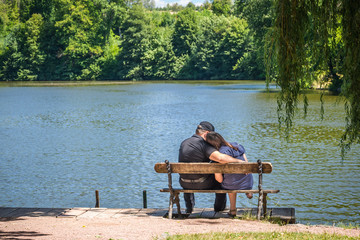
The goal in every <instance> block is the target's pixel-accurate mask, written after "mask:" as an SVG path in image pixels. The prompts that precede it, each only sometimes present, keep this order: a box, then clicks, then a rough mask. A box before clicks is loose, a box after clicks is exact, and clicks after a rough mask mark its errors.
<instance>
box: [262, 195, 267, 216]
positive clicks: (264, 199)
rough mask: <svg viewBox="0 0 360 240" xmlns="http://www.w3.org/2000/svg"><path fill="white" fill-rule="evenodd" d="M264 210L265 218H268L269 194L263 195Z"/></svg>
mask: <svg viewBox="0 0 360 240" xmlns="http://www.w3.org/2000/svg"><path fill="white" fill-rule="evenodd" d="M263 194H264V195H263V209H264V217H267V200H266V198H267V193H263Z"/></svg>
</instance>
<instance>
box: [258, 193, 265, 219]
mask: <svg viewBox="0 0 360 240" xmlns="http://www.w3.org/2000/svg"><path fill="white" fill-rule="evenodd" d="M263 201H264V195H263V192H262V191H260V192H259V200H258V209H257V220H260V219H261V216H262V210H263Z"/></svg>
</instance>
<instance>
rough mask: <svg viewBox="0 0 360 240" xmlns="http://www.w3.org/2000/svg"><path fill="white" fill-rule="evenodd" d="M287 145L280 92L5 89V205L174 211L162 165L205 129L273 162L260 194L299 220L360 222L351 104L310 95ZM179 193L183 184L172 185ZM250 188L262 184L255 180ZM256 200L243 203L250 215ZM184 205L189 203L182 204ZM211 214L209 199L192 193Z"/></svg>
mask: <svg viewBox="0 0 360 240" xmlns="http://www.w3.org/2000/svg"><path fill="white" fill-rule="evenodd" d="M308 98H309V109H308V115H307V117H306V118H305V119H304V118H303V111H302V110H301V109H302V103H301V101H300V102H299V106H300V110H299V112H298V113H297V115H296V118H295V125H294V129H293V131H292V133H291V136H290V138H289V140H288V141H286V140H285V139H284V138H283V137H282V136H281V133H279V131H278V121H277V111H276V110H277V105H276V89H275V87H271V88H270V91H269V92H266V90H265V84H264V82H256V81H238V82H226V83H224V84H218V83H215V82H214V83H209V82H204V83H202V82H177V83H138V84H132V83H129V84H122V85H109V86H78V87H73V86H71V87H66V86H62V87H61V86H60V87H0V134H1V138H0V146H1V147H0V182H1V185H0V193H1V196H0V206H2V207H94V205H95V193H94V192H95V190H99V192H100V206H101V207H105V208H142V204H143V202H142V191H143V190H146V191H147V199H148V208H167V207H168V194H164V193H160V192H159V189H160V188H161V187H166V186H167V176H166V174H157V173H155V171H154V169H153V167H154V164H155V163H156V162H163V161H164V160H166V159H168V160H170V161H174V162H176V161H177V155H178V149H179V145H180V143H181V142H182V141H183V140H184V139H185V138H188V137H190V136H191V135H192V134H193V133H194V132H195V128H196V125H197V124H198V123H199V122H201V121H203V120H206V121H209V122H211V123H213V124H214V126H215V128H216V130H217V131H218V132H220V133H221V134H222V135H223V136H224V137H225V139H227V140H228V141H236V142H238V143H241V144H242V145H243V146H244V147H245V149H246V153H247V157H248V159H249V161H256V160H257V159H261V160H262V161H268V162H271V163H272V165H273V172H272V173H271V174H268V175H265V176H264V187H265V188H270V189H280V193H278V194H270V195H269V197H270V199H269V200H268V205H269V207H294V208H295V209H296V218H297V222H300V223H304V224H306V223H310V224H333V223H339V222H342V223H346V224H349V223H355V224H359V223H360V201H359V199H360V174H359V172H360V157H359V156H360V147H359V145H354V146H353V147H352V149H351V151H350V152H349V153H348V155H347V156H346V158H345V159H344V160H343V161H342V160H341V157H340V149H339V146H338V144H339V139H340V136H341V134H342V133H343V131H344V125H345V123H344V106H343V103H342V102H341V101H340V99H339V97H335V96H327V95H326V96H325V97H324V100H325V114H324V119H323V120H321V116H320V101H319V99H320V94H319V93H318V92H315V91H313V92H309V93H308ZM174 182H175V186H176V187H179V184H178V182H177V177H176V178H175V179H174ZM254 187H255V188H256V187H257V178H256V177H255V183H254ZM256 197H257V195H255V197H254V198H253V199H251V200H248V199H247V198H246V197H245V195H238V198H237V199H238V200H237V206H238V207H255V206H256V205H257V198H256ZM181 200H182V201H181V204H182V207H184V201H183V199H182V197H181ZM196 200H197V202H196V207H212V205H213V201H214V195H213V194H196Z"/></svg>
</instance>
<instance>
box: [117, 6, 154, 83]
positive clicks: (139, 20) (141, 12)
mask: <svg viewBox="0 0 360 240" xmlns="http://www.w3.org/2000/svg"><path fill="white" fill-rule="evenodd" d="M150 20H151V18H150V16H149V15H147V14H146V12H145V8H144V7H143V6H142V4H137V5H133V6H132V7H131V8H130V9H129V11H128V13H127V15H126V17H125V19H124V22H123V24H122V26H121V29H122V30H121V32H122V34H121V37H122V44H121V48H122V51H121V53H120V56H119V63H120V65H119V68H118V77H119V78H123V79H130V80H141V79H146V75H145V68H144V65H143V64H142V60H143V58H144V57H145V53H146V51H148V49H150V46H151V26H150V25H151V21H150Z"/></svg>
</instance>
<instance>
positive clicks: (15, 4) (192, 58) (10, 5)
mask: <svg viewBox="0 0 360 240" xmlns="http://www.w3.org/2000/svg"><path fill="white" fill-rule="evenodd" d="M237 1H238V2H235V4H233V3H232V2H231V1H230V0H214V1H213V2H211V3H210V2H208V1H206V2H204V4H203V5H201V6H195V5H194V4H192V3H189V4H188V5H187V6H186V7H182V6H181V7H179V5H177V4H174V5H172V6H170V5H167V7H165V8H155V5H154V1H153V0H152V1H150V0H145V1H140V2H137V1H126V0H0V79H1V80H2V81H14V80H15V81H18V80H19V81H35V80H36V81H45V80H67V81H69V80H169V79H184V80H186V79H195V80H203V79H208V80H211V79H224V80H225V79H265V76H266V73H265V67H264V66H265V65H264V39H265V34H266V31H267V28H269V27H270V25H271V14H272V13H271V1H270V0H261V1H260V0H256V1H248V2H247V3H246V4H245V3H244V1H241V0H237Z"/></svg>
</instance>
